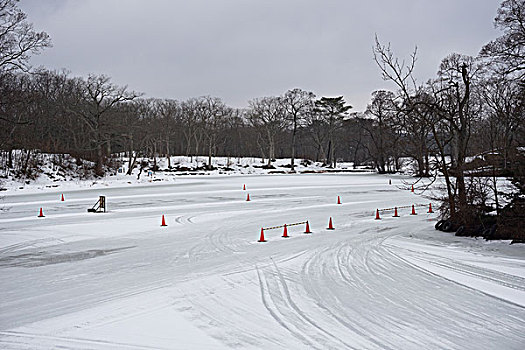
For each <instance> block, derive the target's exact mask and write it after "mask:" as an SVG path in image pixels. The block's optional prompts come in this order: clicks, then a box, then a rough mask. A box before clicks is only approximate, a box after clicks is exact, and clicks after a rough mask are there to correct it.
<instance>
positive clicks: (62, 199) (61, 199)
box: [61, 193, 64, 202]
mask: <svg viewBox="0 0 525 350" xmlns="http://www.w3.org/2000/svg"><path fill="white" fill-rule="evenodd" d="M61 201H62V202H63V201H64V194H63V193H62V199H61Z"/></svg>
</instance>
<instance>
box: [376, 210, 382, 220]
mask: <svg viewBox="0 0 525 350" xmlns="http://www.w3.org/2000/svg"><path fill="white" fill-rule="evenodd" d="M376 220H381V218H380V217H379V209H376Z"/></svg>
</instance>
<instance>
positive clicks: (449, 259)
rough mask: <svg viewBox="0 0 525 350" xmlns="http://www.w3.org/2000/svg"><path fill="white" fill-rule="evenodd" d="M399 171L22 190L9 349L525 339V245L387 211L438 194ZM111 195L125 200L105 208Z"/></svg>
mask: <svg viewBox="0 0 525 350" xmlns="http://www.w3.org/2000/svg"><path fill="white" fill-rule="evenodd" d="M391 179H392V185H389V184H388V180H389V177H387V176H381V175H372V174H297V175H251V176H239V175H231V176H213V175H211V176H201V177H198V176H197V177H195V176H189V177H177V179H176V181H171V182H151V183H144V184H125V183H124V184H122V185H120V186H118V185H116V184H111V185H110V186H103V187H100V188H79V189H75V188H74V187H73V186H71V188H70V189H69V190H67V191H64V192H62V190H60V191H59V192H58V191H56V190H54V189H52V188H51V189H47V190H45V191H37V190H35V191H33V192H27V193H25V192H24V191H18V192H16V191H10V192H9V193H8V194H6V195H5V196H4V198H3V201H2V202H1V206H2V208H3V211H2V212H1V213H0V280H1V281H2V283H0V296H1V298H0V311H1V312H0V348H2V349H56V348H60V349H223V348H224V349H226V348H241V349H496V348H497V349H522V348H523V344H524V343H525V332H523V331H524V330H525V273H524V272H523V271H525V248H524V247H523V245H519V244H517V245H512V246H510V245H509V244H508V243H509V242H490V243H487V242H484V241H481V240H475V239H471V238H458V237H454V236H452V235H451V234H448V233H443V232H440V231H435V230H434V228H433V225H434V222H435V214H427V213H426V210H425V209H426V208H425V207H423V206H422V207H417V210H418V215H409V210H408V209H403V210H400V212H399V214H400V215H401V217H399V218H393V217H392V213H391V212H381V215H382V219H381V220H374V217H375V216H374V214H375V210H376V209H377V208H390V207H393V206H398V207H401V206H409V205H411V204H428V200H427V199H425V198H422V197H420V196H418V195H416V194H413V193H411V192H410V191H408V190H407V189H406V186H404V184H403V182H404V181H409V180H410V179H409V178H404V177H401V176H396V177H391ZM244 184H245V185H246V190H242V188H243V185H244ZM62 193H63V194H64V197H65V201H63V202H62V201H60V198H61V194H62ZM248 193H249V194H250V199H251V201H246V197H247V194H248ZM99 195H105V196H106V198H107V203H108V210H109V211H108V212H107V213H97V214H94V213H87V211H86V209H87V208H89V207H91V206H92V205H93V204H94V202H95V201H96V200H97V198H98V196H99ZM337 196H340V198H341V201H342V204H340V205H338V204H336V203H337ZM40 207H42V208H43V211H44V215H45V217H44V218H37V215H38V212H39V209H40ZM162 215H165V218H166V220H167V225H168V226H167V227H161V226H160V223H161V216H162ZM330 217H331V218H332V219H333V223H334V225H335V230H333V231H329V230H326V226H327V225H328V220H329V218H330ZM305 220H308V221H309V223H310V228H311V229H312V231H313V233H312V234H304V233H303V231H304V228H305V227H304V225H297V226H289V227H288V234H289V235H290V237H289V238H287V239H285V238H281V235H282V228H279V229H274V230H267V231H265V235H266V239H267V242H265V243H259V242H257V240H258V239H259V235H260V230H261V227H272V226H278V225H282V224H292V223H296V222H303V221H305Z"/></svg>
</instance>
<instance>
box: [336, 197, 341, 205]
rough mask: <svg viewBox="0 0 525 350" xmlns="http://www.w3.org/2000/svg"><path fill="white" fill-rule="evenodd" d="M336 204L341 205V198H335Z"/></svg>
mask: <svg viewBox="0 0 525 350" xmlns="http://www.w3.org/2000/svg"><path fill="white" fill-rule="evenodd" d="M337 204H341V198H340V197H339V196H337Z"/></svg>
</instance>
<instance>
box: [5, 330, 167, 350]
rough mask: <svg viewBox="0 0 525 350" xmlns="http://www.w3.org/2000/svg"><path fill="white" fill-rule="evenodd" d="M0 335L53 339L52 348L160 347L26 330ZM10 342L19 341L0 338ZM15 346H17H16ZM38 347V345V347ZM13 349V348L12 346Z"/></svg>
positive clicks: (151, 348)
mask: <svg viewBox="0 0 525 350" xmlns="http://www.w3.org/2000/svg"><path fill="white" fill-rule="evenodd" d="M0 336H2V337H12V338H15V339H41V340H44V341H45V340H51V341H53V345H52V348H54V349H59V348H64V349H79V346H89V349H138V350H155V349H162V348H159V347H158V346H155V347H151V346H145V345H134V344H126V343H121V342H112V341H107V340H98V339H86V338H77V337H61V336H52V335H43V334H36V333H27V332H15V331H0ZM2 343H4V344H6V343H10V344H13V345H20V341H16V340H9V339H5V338H4V339H2V338H0V344H2ZM34 346H35V345H34V343H33V342H32V345H31V348H32V349H35V348H34ZM16 348H19V347H18V346H17V347H16ZM39 348H40V347H39ZM13 349H15V348H13ZM40 349H49V347H48V345H46V344H42V347H41V348H40ZM164 349H166V350H167V349H169V348H164Z"/></svg>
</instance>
